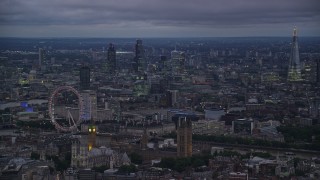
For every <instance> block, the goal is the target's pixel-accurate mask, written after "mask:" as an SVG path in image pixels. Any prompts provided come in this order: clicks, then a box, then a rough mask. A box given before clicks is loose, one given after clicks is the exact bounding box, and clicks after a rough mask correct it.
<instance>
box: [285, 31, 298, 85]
mask: <svg viewBox="0 0 320 180" xmlns="http://www.w3.org/2000/svg"><path fill="white" fill-rule="evenodd" d="M300 80H301V67H300V58H299V46H298V37H297V29H296V28H294V29H293V39H292V45H291V53H290V59H289V68H288V81H300Z"/></svg>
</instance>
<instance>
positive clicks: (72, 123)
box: [48, 86, 83, 132]
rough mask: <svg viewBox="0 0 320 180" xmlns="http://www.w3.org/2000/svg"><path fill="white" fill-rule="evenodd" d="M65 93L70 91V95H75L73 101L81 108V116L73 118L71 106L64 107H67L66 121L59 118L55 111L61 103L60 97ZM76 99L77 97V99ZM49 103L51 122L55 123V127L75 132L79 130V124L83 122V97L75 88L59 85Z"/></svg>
mask: <svg viewBox="0 0 320 180" xmlns="http://www.w3.org/2000/svg"><path fill="white" fill-rule="evenodd" d="M70 92H71V94H70ZM63 93H69V96H71V95H73V96H74V98H73V101H72V100H71V102H72V103H74V104H75V106H77V108H78V109H79V116H78V118H77V119H74V118H73V116H72V114H71V112H70V108H67V107H63V108H65V109H66V117H65V121H64V122H61V121H60V122H59V118H58V117H57V113H56V112H55V107H56V105H57V104H59V102H58V99H59V97H60V98H61V97H62V94H63ZM75 99H77V101H76V100H75ZM68 100H69V99H68ZM48 104H49V116H50V119H51V122H52V123H53V124H54V126H55V128H56V129H57V130H58V131H62V132H73V131H77V130H78V128H77V125H78V124H79V123H80V122H81V120H82V116H83V99H82V97H81V95H80V94H79V92H78V91H77V90H76V89H75V88H73V87H71V86H61V87H58V88H57V89H55V90H54V91H53V93H52V94H51V96H50V99H49V103H48Z"/></svg>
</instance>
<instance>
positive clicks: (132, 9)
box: [0, 0, 320, 38]
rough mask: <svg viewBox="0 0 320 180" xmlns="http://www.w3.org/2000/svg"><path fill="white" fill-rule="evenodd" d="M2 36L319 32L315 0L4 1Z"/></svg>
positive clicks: (319, 8) (0, 7) (0, 22)
mask: <svg viewBox="0 0 320 180" xmlns="http://www.w3.org/2000/svg"><path fill="white" fill-rule="evenodd" d="M0 11H1V13H0V36H1V37H21V38H23V37H30V38H54V37H58V38H60V37H76V38H81V37H83V38H101V37H107V38H136V37H139V38H193V37H194V38H200V37H288V36H291V35H292V31H293V28H294V27H297V29H298V36H299V37H307V36H310V37H318V36H320V23H319V22H320V2H319V0H303V1H302V0H281V1H278V0H268V1H265V0H224V1H222V0H198V1H194V0H173V1H172V0H134V1H133V0H108V1H104V0H93V1H87V0H76V1H75V0H73V1H66V0H54V1H43V0H28V1H25V0H2V1H0Z"/></svg>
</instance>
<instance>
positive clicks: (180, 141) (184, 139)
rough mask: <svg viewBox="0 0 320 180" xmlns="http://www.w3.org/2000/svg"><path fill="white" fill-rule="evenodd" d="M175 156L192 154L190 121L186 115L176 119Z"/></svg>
mask: <svg viewBox="0 0 320 180" xmlns="http://www.w3.org/2000/svg"><path fill="white" fill-rule="evenodd" d="M177 156H178V157H190V156H192V122H191V119H190V118H187V117H179V119H178V121H177Z"/></svg>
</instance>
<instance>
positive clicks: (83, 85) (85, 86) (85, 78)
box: [80, 66, 90, 90]
mask: <svg viewBox="0 0 320 180" xmlns="http://www.w3.org/2000/svg"><path fill="white" fill-rule="evenodd" d="M80 89H81V90H89V89H90V68H89V67H88V66H83V67H81V68H80Z"/></svg>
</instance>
